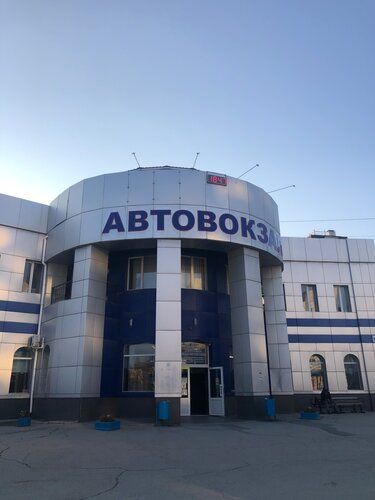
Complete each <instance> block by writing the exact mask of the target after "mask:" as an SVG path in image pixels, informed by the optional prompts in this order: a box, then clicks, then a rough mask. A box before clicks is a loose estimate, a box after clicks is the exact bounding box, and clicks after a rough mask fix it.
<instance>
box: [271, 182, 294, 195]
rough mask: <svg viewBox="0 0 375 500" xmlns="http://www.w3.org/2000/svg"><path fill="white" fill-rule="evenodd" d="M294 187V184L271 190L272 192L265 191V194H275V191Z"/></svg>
mask: <svg viewBox="0 0 375 500" xmlns="http://www.w3.org/2000/svg"><path fill="white" fill-rule="evenodd" d="M295 187H296V185H295V184H291V185H290V186H284V187H282V188H279V189H273V190H272V191H267V194H270V193H276V191H281V190H283V189H288V188H295Z"/></svg>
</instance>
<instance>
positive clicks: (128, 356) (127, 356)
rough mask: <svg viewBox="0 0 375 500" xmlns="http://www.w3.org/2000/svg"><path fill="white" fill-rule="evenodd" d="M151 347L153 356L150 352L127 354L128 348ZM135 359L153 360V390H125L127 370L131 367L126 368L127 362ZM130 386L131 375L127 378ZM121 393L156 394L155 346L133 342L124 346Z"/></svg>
mask: <svg viewBox="0 0 375 500" xmlns="http://www.w3.org/2000/svg"><path fill="white" fill-rule="evenodd" d="M142 345H144V346H151V349H152V350H153V354H150V353H149V352H145V353H139V354H126V348H129V347H132V346H142ZM134 358H138V359H139V358H153V372H152V375H153V378H152V389H151V388H150V389H134V388H131V389H128V388H125V369H128V370H129V366H126V361H127V360H129V359H134ZM128 384H129V375H128V377H127V385H128ZM121 392H122V393H134V392H137V393H147V392H148V393H150V392H155V344H151V343H149V342H138V343H136V342H133V343H126V344H124V346H123V360H122V382H121Z"/></svg>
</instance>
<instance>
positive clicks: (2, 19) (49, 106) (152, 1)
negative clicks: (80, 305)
mask: <svg viewBox="0 0 375 500" xmlns="http://www.w3.org/2000/svg"><path fill="white" fill-rule="evenodd" d="M374 26H375V1H374V0H350V1H349V0H63V1H56V0H32V1H30V0H0V173H1V184H0V192H3V193H6V194H9V195H13V196H19V197H23V198H27V199H31V200H34V201H39V202H43V203H49V202H50V201H51V200H52V199H54V198H55V197H56V196H57V195H58V194H59V193H60V192H62V191H63V190H64V189H66V188H67V187H69V186H70V185H72V184H74V183H76V182H78V181H80V180H81V179H83V178H87V177H92V176H95V175H100V174H102V173H110V172H116V171H121V170H129V169H133V168H136V167H137V165H136V163H135V160H134V158H133V156H132V152H133V151H134V152H136V153H137V156H138V159H139V161H140V163H141V165H142V166H153V165H175V166H185V167H186V166H187V167H188V166H192V164H193V162H194V158H195V154H196V152H200V156H199V159H198V162H197V165H196V167H197V168H198V169H201V170H209V171H214V172H221V173H226V174H228V175H232V176H235V177H237V176H239V175H241V174H242V173H243V172H245V171H246V170H247V169H249V168H251V167H252V166H253V165H254V164H256V163H259V165H260V167H258V168H255V169H254V170H253V171H252V172H250V173H249V174H247V175H246V176H244V177H243V179H245V180H247V181H250V182H253V183H254V184H256V185H258V186H261V187H262V188H263V189H265V190H266V191H271V190H274V189H278V188H281V187H284V186H288V185H291V184H295V185H296V188H291V189H285V190H281V191H278V192H276V193H274V194H272V196H273V197H274V199H275V201H276V202H277V203H278V205H279V213H280V220H281V221H292V220H293V221H295V220H298V221H300V220H310V219H324V221H322V222H318V221H314V222H305V223H301V222H297V223H291V222H282V223H281V230H282V234H283V235H285V236H307V234H308V233H310V232H311V231H313V230H314V229H315V230H326V229H336V231H337V233H338V234H340V235H346V236H351V237H356V236H359V237H364V236H367V237H375V206H374V205H375V204H374V190H375V173H374V172H375V169H374V166H375V56H374V54H375V28H374ZM353 218H357V219H365V218H368V219H371V218H372V219H371V220H367V221H329V220H327V219H353Z"/></svg>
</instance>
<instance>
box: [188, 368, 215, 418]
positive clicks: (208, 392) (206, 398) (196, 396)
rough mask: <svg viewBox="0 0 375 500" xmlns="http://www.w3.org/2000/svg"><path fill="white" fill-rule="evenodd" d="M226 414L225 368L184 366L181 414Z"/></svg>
mask: <svg viewBox="0 0 375 500" xmlns="http://www.w3.org/2000/svg"><path fill="white" fill-rule="evenodd" d="M224 414H225V412H224V390H223V368H222V367H212V368H208V367H197V366H188V367H184V368H183V369H182V374H181V415H182V416H188V415H217V416H224Z"/></svg>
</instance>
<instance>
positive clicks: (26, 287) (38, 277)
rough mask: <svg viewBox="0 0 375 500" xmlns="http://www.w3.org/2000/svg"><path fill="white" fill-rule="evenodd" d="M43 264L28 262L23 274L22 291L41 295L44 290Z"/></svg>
mask: <svg viewBox="0 0 375 500" xmlns="http://www.w3.org/2000/svg"><path fill="white" fill-rule="evenodd" d="M42 278H43V264H42V263H41V262H34V261H32V260H27V261H26V263H25V270H24V273H23V283H22V291H23V292H28V293H40V292H41V289H42Z"/></svg>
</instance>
